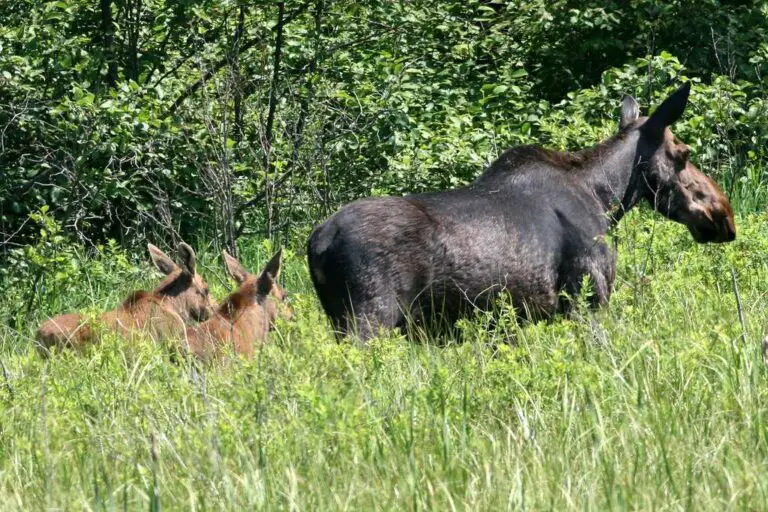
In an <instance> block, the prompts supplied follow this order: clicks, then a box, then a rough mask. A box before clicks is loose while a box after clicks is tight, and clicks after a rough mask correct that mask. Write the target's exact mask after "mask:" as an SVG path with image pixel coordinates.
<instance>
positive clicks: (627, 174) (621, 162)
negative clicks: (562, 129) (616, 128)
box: [583, 131, 640, 225]
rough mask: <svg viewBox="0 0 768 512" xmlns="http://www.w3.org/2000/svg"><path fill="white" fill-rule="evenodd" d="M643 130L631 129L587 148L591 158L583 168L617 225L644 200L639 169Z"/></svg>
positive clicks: (593, 188)
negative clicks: (640, 193)
mask: <svg viewBox="0 0 768 512" xmlns="http://www.w3.org/2000/svg"><path fill="white" fill-rule="evenodd" d="M638 137H639V133H638V132H637V131H631V132H629V133H626V134H621V135H617V136H614V137H612V138H611V139H608V140H607V141H605V142H603V143H601V144H599V145H598V146H595V147H594V148H590V149H588V150H585V153H591V154H590V155H589V161H588V162H586V163H585V166H584V168H583V172H584V176H585V177H586V184H587V186H588V188H590V189H591V190H592V192H593V193H594V195H595V197H596V198H597V199H598V200H599V202H600V204H601V205H602V207H603V209H604V211H605V212H606V213H608V214H610V218H611V225H614V224H616V223H617V222H618V221H619V220H620V219H621V217H623V216H624V214H625V213H626V212H627V211H629V209H630V208H632V207H633V206H635V204H637V202H638V201H639V200H640V195H639V189H638V181H637V180H638V176H639V173H638V172H637V165H636V164H637V163H638V162H637V156H636V155H637V142H638Z"/></svg>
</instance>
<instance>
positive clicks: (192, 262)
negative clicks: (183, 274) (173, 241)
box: [179, 242, 197, 275]
mask: <svg viewBox="0 0 768 512" xmlns="http://www.w3.org/2000/svg"><path fill="white" fill-rule="evenodd" d="M179 258H181V266H182V267H183V268H184V270H186V271H187V272H189V273H190V274H192V275H194V274H195V271H196V268H197V256H195V251H194V250H192V248H191V247H190V246H189V245H187V244H186V243H184V242H181V243H180V244H179Z"/></svg>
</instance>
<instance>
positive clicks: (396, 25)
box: [0, 0, 768, 258]
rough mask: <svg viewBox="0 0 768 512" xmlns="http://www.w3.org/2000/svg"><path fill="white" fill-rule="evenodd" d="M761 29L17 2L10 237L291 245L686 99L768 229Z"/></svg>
mask: <svg viewBox="0 0 768 512" xmlns="http://www.w3.org/2000/svg"><path fill="white" fill-rule="evenodd" d="M765 9H766V7H765V5H764V2H741V3H739V4H738V5H734V4H732V3H727V4H722V3H721V2H714V1H704V2H696V3H695V5H694V4H693V3H691V2H689V1H683V0H674V1H669V2H663V4H662V3H659V2H658V1H656V0H642V1H638V2H631V3H627V2H572V1H566V0H558V1H554V2H553V1H549V0H547V1H544V0H536V1H531V2H511V3H502V2H494V1H492V2H487V1H481V0H472V1H470V2H468V3H467V2H460V3H459V2H425V1H421V0H418V1H414V2H405V3H403V2H395V3H392V2H368V1H366V2H351V1H341V2H326V1H323V0H317V1H314V2H296V1H289V2H285V3H284V10H283V11H282V12H283V15H282V18H280V15H279V12H280V11H279V9H278V7H277V5H276V4H275V3H264V4H260V3H259V4H258V5H251V4H247V3H244V4H230V3H226V2H224V3H222V2H218V1H213V0H204V1H203V0H196V1H193V2H181V3H179V2H165V1H163V0H151V1H142V2H139V1H136V0H112V1H106V2H100V3H94V2H84V1H82V0H69V1H66V2H48V3H39V2H29V1H26V0H16V1H14V2H10V3H9V4H8V5H3V6H0V17H1V18H2V19H3V20H4V23H3V26H2V27H0V128H1V129H0V169H2V173H3V174H2V178H3V179H2V180H0V230H2V231H3V232H4V233H5V238H9V237H10V238H12V240H11V241H12V242H13V243H16V244H20V245H23V244H25V243H28V242H30V241H31V240H33V239H34V238H35V230H34V229H33V228H32V225H31V224H29V223H28V222H27V219H28V218H29V217H28V215H29V214H30V213H33V212H35V211H38V210H39V209H40V208H41V207H42V206H44V205H47V206H48V207H49V212H50V214H51V215H52V216H53V217H54V218H56V219H57V220H58V221H59V222H61V224H62V226H63V227H64V229H65V232H66V233H67V235H68V236H74V237H76V238H77V239H78V240H79V241H81V242H84V243H86V244H87V245H97V244H99V243H101V242H103V241H104V240H107V239H110V238H112V239H116V240H118V241H121V242H124V243H129V244H130V243H133V242H135V241H137V240H143V239H144V238H146V237H155V238H165V239H170V238H173V239H176V238H177V237H178V235H181V236H182V237H189V236H198V237H199V236H203V234H205V235H206V236H208V237H216V238H218V243H221V242H223V241H225V240H228V239H231V238H237V236H238V235H240V234H248V233H251V232H258V233H262V232H266V234H267V235H268V236H273V235H275V234H276V233H277V232H282V234H283V239H284V240H289V239H294V238H295V236H296V235H297V234H301V233H304V232H306V230H307V229H309V227H310V225H311V224H312V223H314V222H315V221H317V220H318V219H319V218H321V217H324V216H326V215H328V214H329V213H330V212H331V211H333V210H334V209H335V207H336V206H338V205H339V204H341V203H343V202H346V201H350V200H353V199H357V198H359V197H361V196H365V195H370V194H405V193H409V192H417V191H423V190H430V189H442V188H446V187H452V186H456V185H459V184H462V183H466V182H468V181H470V180H472V179H473V178H474V177H475V176H476V175H477V174H478V173H479V172H481V171H482V169H483V167H484V166H485V165H486V164H487V163H489V162H490V161H492V160H493V159H494V158H495V157H496V156H497V155H498V154H499V153H500V152H501V151H503V150H504V149H506V148H507V147H508V146H510V145H513V144H521V143H539V144H548V145H554V146H556V147H569V148H578V147H583V146H585V145H587V144H591V143H593V142H596V141H597V140H599V139H600V138H601V137H603V136H605V135H606V134H608V133H611V132H612V131H613V130H614V129H615V128H614V126H615V118H616V111H617V107H618V104H619V100H620V98H621V96H622V95H623V94H626V93H632V94H635V95H636V96H637V97H638V99H640V100H641V102H642V103H643V104H644V105H645V106H649V105H651V104H654V103H657V102H658V100H659V98H661V97H662V96H663V94H665V92H666V91H668V90H669V88H670V87H673V86H674V85H675V84H677V83H679V81H680V80H682V79H684V78H689V79H691V80H693V81H694V82H695V87H694V94H693V98H692V99H693V101H692V104H691V111H689V112H688V113H687V115H686V117H685V119H684V120H683V122H682V123H680V126H678V127H677V130H678V132H679V135H680V137H681V139H683V140H685V141H686V142H688V143H690V144H691V145H692V146H694V149H695V151H694V156H695V158H696V159H697V161H698V162H699V163H700V164H701V166H702V167H703V168H704V169H705V170H707V171H710V172H712V173H713V174H714V175H715V176H716V177H717V178H718V180H719V181H720V182H721V184H723V185H724V186H725V188H726V190H727V192H728V193H729V194H730V195H731V196H732V198H733V199H734V203H735V204H736V205H737V206H739V207H743V208H745V209H746V210H755V209H759V208H760V207H762V205H764V204H765V194H766V186H765V181H766V180H765V176H764V171H763V169H764V168H765V162H764V161H765V144H764V143H763V141H764V139H765V136H766V108H765V107H766V105H765V99H764V98H765V96H766V94H765V87H764V83H763V81H762V78H761V77H762V76H763V75H764V74H765V72H766V71H767V70H768V68H766V51H765V50H766V48H765V44H764V43H763V41H764V39H765V36H766V29H767V27H766V23H765V20H766V19H768V17H766V16H765V14H766V13H765ZM278 34H279V37H278ZM278 57H279V58H278ZM276 67H277V69H276ZM11 235H12V236H11ZM2 257H3V258H5V257H7V253H3V254H2Z"/></svg>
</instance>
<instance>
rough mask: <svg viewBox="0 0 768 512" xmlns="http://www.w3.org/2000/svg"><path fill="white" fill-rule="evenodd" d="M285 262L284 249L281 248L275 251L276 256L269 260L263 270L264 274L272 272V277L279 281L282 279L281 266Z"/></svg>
mask: <svg viewBox="0 0 768 512" xmlns="http://www.w3.org/2000/svg"><path fill="white" fill-rule="evenodd" d="M282 264H283V249H282V248H280V250H279V251H277V252H276V253H275V255H274V256H272V259H271V260H269V261H268V262H267V264H266V266H265V267H264V270H262V271H261V273H262V274H267V273H269V274H271V275H272V279H273V280H274V281H277V280H278V279H280V268H281V266H282Z"/></svg>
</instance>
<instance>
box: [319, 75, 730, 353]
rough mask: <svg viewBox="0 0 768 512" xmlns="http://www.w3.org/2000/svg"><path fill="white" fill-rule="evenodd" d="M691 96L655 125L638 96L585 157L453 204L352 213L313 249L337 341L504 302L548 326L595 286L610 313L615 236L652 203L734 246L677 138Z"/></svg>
mask: <svg viewBox="0 0 768 512" xmlns="http://www.w3.org/2000/svg"><path fill="white" fill-rule="evenodd" d="M689 92H690V83H686V84H685V85H683V86H682V87H680V88H679V89H678V90H677V91H675V92H674V93H673V94H672V95H671V96H669V97H668V98H667V99H666V100H665V101H664V102H663V103H662V104H661V105H660V106H659V107H658V108H657V109H656V111H655V112H653V114H652V115H651V116H650V117H648V118H645V117H639V105H638V103H637V102H636V101H635V100H634V98H632V97H630V96H626V97H625V98H624V99H623V101H622V105H621V116H620V122H619V131H618V133H617V134H616V135H614V136H613V137H610V138H609V139H607V140H605V141H603V142H602V143H600V144H598V145H596V146H594V147H592V148H588V149H584V150H581V151H577V152H557V151H551V150H548V149H543V148H539V147H536V146H519V147H514V148H511V149H509V150H507V151H506V152H505V153H503V154H502V155H501V156H500V157H499V158H498V159H497V160H496V161H495V162H494V163H492V164H491V165H490V167H488V169H486V170H485V172H483V174H482V175H481V176H480V177H479V178H477V180H475V181H474V182H473V183H471V184H470V185H467V186H465V187H460V188H457V189H453V190H448V191H443V192H432V193H426V194H417V195H411V196H405V197H382V198H368V199H362V200H359V201H356V202H353V203H350V204H348V205H346V206H344V207H342V208H341V209H340V210H339V211H338V212H336V213H335V214H334V215H333V216H332V217H331V218H329V219H328V220H327V221H326V222H325V223H323V224H321V225H320V226H318V227H316V228H315V230H314V231H313V232H312V235H311V236H310V238H309V242H308V251H307V253H308V259H309V268H310V273H311V277H312V282H313V284H314V286H315V289H316V290H317V294H318V296H319V298H320V302H321V303H322V305H323V308H324V309H325V312H326V313H327V314H328V316H329V317H330V319H331V322H332V323H333V326H334V329H335V330H336V332H337V333H339V334H341V335H344V334H347V333H350V332H355V333H357V334H358V335H359V336H360V338H361V339H362V340H366V339H367V338H369V337H371V336H372V335H374V334H375V333H376V331H377V330H378V328H380V327H406V326H407V322H406V319H407V318H412V319H413V320H414V321H426V322H431V321H433V320H439V321H441V322H446V323H448V324H449V325H451V324H452V323H453V321H454V320H455V319H457V318H458V317H459V316H460V315H462V314H464V313H465V312H466V311H467V310H468V309H469V308H471V307H473V306H474V307H478V308H481V309H486V308H488V307H490V306H491V305H492V303H493V299H494V297H495V296H496V295H497V294H499V293H500V292H502V291H506V292H507V293H509V295H510V297H511V300H512V304H513V305H514V306H515V308H516V310H517V311H519V312H521V313H524V314H525V316H527V317H529V318H532V319H538V318H542V317H548V316H550V315H552V314H554V313H557V312H561V311H564V310H567V308H568V302H567V301H566V300H563V299H562V295H561V294H560V292H561V291H565V292H567V293H568V294H570V295H574V294H578V292H579V289H580V287H581V283H582V281H583V277H584V276H589V277H590V278H591V281H592V282H593V285H594V294H593V302H594V303H595V304H596V305H602V304H604V303H606V302H607V301H608V298H609V296H610V293H611V287H612V284H613V280H614V269H615V260H616V254H615V252H614V251H613V250H612V249H611V248H610V247H609V246H608V244H607V243H606V241H605V240H604V235H605V234H606V232H607V231H608V230H609V229H610V228H611V227H612V226H613V225H615V224H616V223H617V222H618V221H619V220H620V219H621V217H622V216H623V215H624V213H625V212H626V211H628V210H629V209H630V208H632V207H634V206H635V205H636V204H637V203H638V202H640V201H641V200H643V199H645V200H647V201H648V202H650V204H651V205H652V207H653V208H654V209H655V210H656V211H658V212H660V213H661V214H662V215H664V216H666V217H668V218H670V219H672V220H674V221H677V222H680V223H682V224H684V225H686V226H687V227H688V230H689V231H690V233H691V235H692V236H693V238H694V239H695V240H696V241H697V242H700V243H706V242H728V241H731V240H733V239H734V238H735V236H736V227H735V223H734V218H733V211H732V210H731V205H730V204H729V202H728V199H727V198H726V197H725V195H724V194H723V193H722V191H721V190H720V189H719V188H718V186H717V185H716V184H715V182H714V181H712V180H711V179H710V178H708V177H707V176H705V175H704V174H702V173H701V172H700V171H699V170H698V169H697V168H696V166H695V165H694V164H693V163H691V162H690V161H689V159H688V157H689V148H688V146H686V145H685V144H683V143H682V142H680V141H679V140H678V139H677V138H676V137H675V136H674V135H673V134H672V132H671V131H670V130H669V126H670V125H672V124H673V123H674V122H675V121H677V120H678V119H679V118H680V116H681V115H682V114H683V111H684V110H685V106H686V104H687V102H688V95H689Z"/></svg>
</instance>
